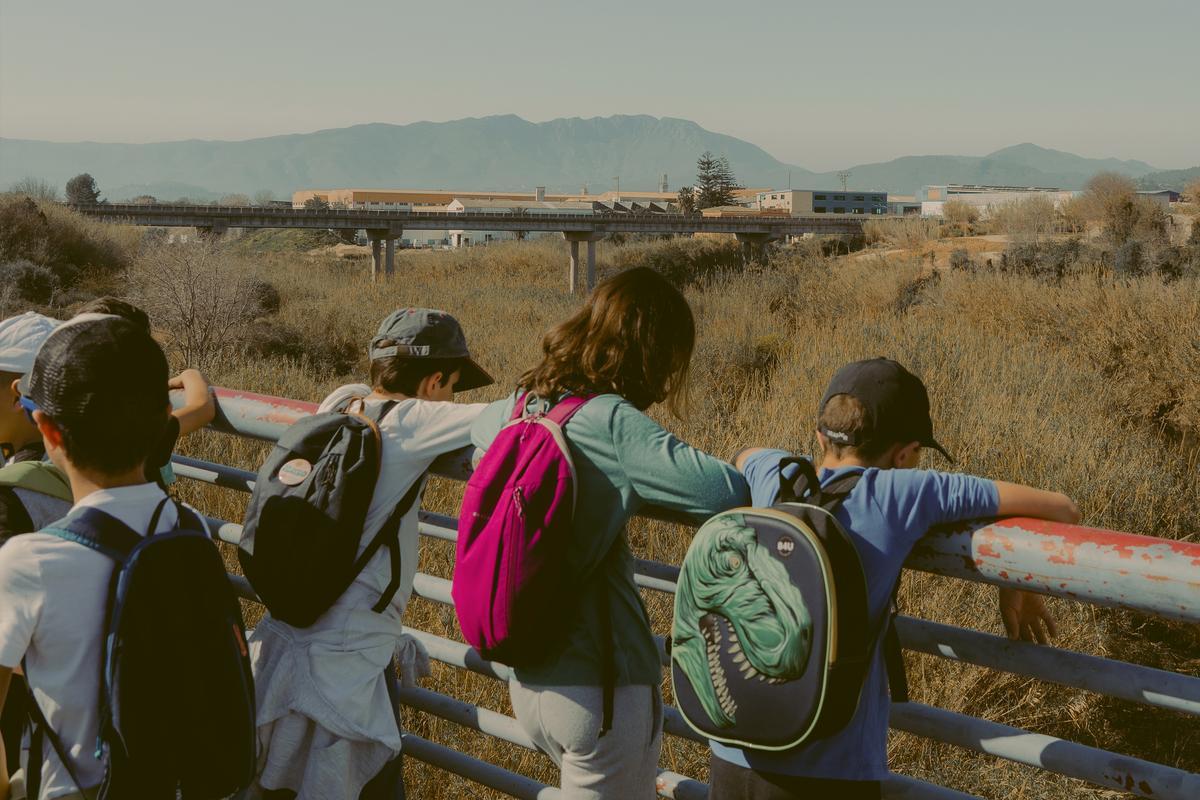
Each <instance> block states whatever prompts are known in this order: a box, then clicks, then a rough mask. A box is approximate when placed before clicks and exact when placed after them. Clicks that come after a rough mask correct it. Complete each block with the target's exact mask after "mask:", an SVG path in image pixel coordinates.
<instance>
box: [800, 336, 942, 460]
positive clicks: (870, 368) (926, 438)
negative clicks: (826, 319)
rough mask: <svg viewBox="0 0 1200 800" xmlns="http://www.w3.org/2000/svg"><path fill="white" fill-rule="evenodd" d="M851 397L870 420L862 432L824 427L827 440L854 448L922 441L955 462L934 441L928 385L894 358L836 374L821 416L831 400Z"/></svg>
mask: <svg viewBox="0 0 1200 800" xmlns="http://www.w3.org/2000/svg"><path fill="white" fill-rule="evenodd" d="M839 394H846V395H850V396H851V397H853V398H854V399H856V400H858V401H859V402H860V403H862V405H863V409H864V410H865V411H866V420H864V422H865V424H864V426H863V430H861V431H858V432H847V431H831V430H826V429H825V428H821V433H822V434H824V435H825V437H826V438H827V439H829V440H830V441H833V442H835V443H837V444H843V445H850V446H851V447H855V446H859V445H862V444H866V443H868V442H920V443H921V446H922V447H931V448H933V449H934V450H937V451H938V452H939V453H941V454H942V455H944V456H945V457H946V458H947V459H949V460H950V462H951V463H953V462H954V459H953V458H952V457H951V456H950V454H949V453H947V452H946V449H945V448H944V447H942V446H941V445H940V444H938V442H937V440H936V439H934V438H933V420H932V419H931V418H930V415H929V393H928V392H926V391H925V384H924V383H922V382H921V379H920V378H918V377H917V376H916V375H914V374H912V373H911V372H909V371H908V370H907V369H905V368H904V367H903V366H901V365H900V364H899V363H898V362H896V361H893V360H892V359H890V358H871V359H867V360H865V361H855V362H853V363H850V364H847V365H846V366H844V367H842V368H841V369H839V370H838V371H837V373H835V374H834V376H833V380H832V381H830V382H829V388H828V389H826V390H825V396H824V397H822V398H821V407H820V410H819V413H823V412H824V411H825V404H826V403H828V402H829V400H830V398H832V397H834V396H836V395H839Z"/></svg>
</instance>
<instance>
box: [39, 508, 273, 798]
mask: <svg viewBox="0 0 1200 800" xmlns="http://www.w3.org/2000/svg"><path fill="white" fill-rule="evenodd" d="M169 502H172V501H171V500H170V499H167V498H164V499H163V501H162V502H161V503H160V504H159V506H158V508H157V509H155V512H154V516H153V518H152V519H151V521H150V526H149V528H148V530H147V533H146V535H145V536H139V535H138V534H137V533H135V532H134V531H133V530H131V529H130V528H128V527H127V526H126V525H125V524H124V523H122V522H121V521H119V520H117V519H116V518H114V517H112V516H110V515H108V514H106V513H104V512H103V511H100V510H98V509H94V508H86V507H85V508H79V509H76V510H74V511H72V512H71V513H70V514H68V515H67V516H66V517H64V518H63V519H62V520H60V521H59V522H56V523H54V524H53V525H51V526H50V527H48V528H45V529H43V530H42V531H41V532H42V533H48V534H51V535H54V536H58V537H59V538H62V539H66V540H68V541H72V542H77V543H78V544H81V545H83V546H84V547H88V548H91V549H92V550H95V551H96V552H98V553H102V554H103V555H105V556H108V557H109V558H111V559H112V560H113V561H114V562H116V567H115V568H114V570H113V576H112V580H111V582H110V584H109V592H108V601H107V602H108V609H107V614H106V616H105V619H106V622H105V626H106V629H105V637H104V646H103V651H104V652H103V656H102V657H101V659H100V661H101V662H102V663H101V664H100V665H99V666H100V668H101V681H100V698H99V701H100V737H99V741H98V742H97V756H96V757H97V758H100V759H102V760H103V762H104V765H105V774H104V782H103V783H102V784H101V787H100V794H99V797H100V798H101V800H128V799H129V798H135V797H136V798H138V800H143V798H144V799H145V800H175V798H176V796H177V792H178V793H179V795H180V796H182V797H183V798H184V800H210V799H211V800H216V798H223V797H228V796H229V795H230V794H233V793H235V792H238V791H241V790H242V789H243V788H245V787H247V786H249V785H250V784H251V783H252V782H253V780H254V774H255V762H256V744H257V740H256V732H255V724H256V719H255V708H254V684H253V679H252V677H251V673H250V659H249V657H248V653H247V648H246V636H245V629H244V628H243V625H242V615H241V608H240V606H239V604H238V599H237V596H236V595H235V594H234V591H233V587H232V586H231V585H230V583H229V578H228V576H227V574H226V572H225V564H224V561H223V560H222V558H221V553H220V551H219V550H218V549H217V546H216V544H215V543H214V542H213V541H212V540H211V539H210V538H209V536H208V534H207V533H206V532H205V528H204V523H203V521H202V520H201V519H200V518H199V516H198V515H197V514H196V513H195V512H193V511H191V510H190V509H188V508H186V507H184V506H182V505H178V506H177V508H178V511H179V522H178V524H177V527H176V528H175V529H174V530H170V531H165V532H162V533H155V532H154V531H155V529H156V528H157V527H158V521H159V517H160V516H161V514H162V510H163V508H164V507H165V506H166V504H167V503H169ZM31 694H32V692H31ZM30 715H31V716H32V717H33V731H32V736H31V738H30V754H29V764H30V769H29V771H28V772H29V776H28V779H27V782H28V787H27V793H28V796H29V797H31V798H36V797H38V796H39V792H40V785H41V777H42V771H41V766H40V765H41V764H42V763H43V758H44V750H43V743H44V741H45V740H49V742H50V744H51V746H52V747H53V748H54V751H55V753H56V755H57V756H58V759H59V760H60V761H61V762H62V764H63V766H64V768H65V769H66V770H67V772H68V773H69V774H70V776H71V779H72V781H74V782H75V785H76V788H78V789H79V791H80V792H81V793H82V792H83V788H84V787H82V786H81V785H80V783H79V778H78V776H77V775H76V772H75V769H74V767H73V766H72V764H71V761H70V759H69V757H68V754H67V753H66V752H65V749H64V747H63V744H62V741H61V739H59V737H58V735H57V734H56V733H55V732H54V731H53V730H52V729H51V728H50V726H49V725H48V724H47V722H46V718H45V716H44V714H43V713H42V711H41V709H40V708H39V707H38V705H37V701H36V699H35V698H32V697H31V700H30Z"/></svg>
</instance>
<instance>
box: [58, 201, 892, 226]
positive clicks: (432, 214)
mask: <svg viewBox="0 0 1200 800" xmlns="http://www.w3.org/2000/svg"><path fill="white" fill-rule="evenodd" d="M71 208H73V209H75V210H76V211H79V212H81V213H83V214H87V215H90V216H99V217H118V218H119V217H145V216H155V215H161V216H171V215H180V214H182V215H194V216H205V217H226V216H227V217H280V218H283V217H297V216H311V217H347V218H351V217H355V218H371V217H377V218H378V219H379V220H380V222H384V221H387V220H392V219H405V220H407V219H413V220H420V219H430V218H432V219H443V218H445V217H455V216H466V217H496V218H501V219H503V218H512V217H522V218H524V217H529V218H536V219H544V220H548V221H560V220H561V221H572V220H574V221H579V220H580V219H611V220H629V219H646V218H649V219H651V220H653V221H654V222H656V223H658V222H662V223H678V224H695V223H696V222H698V221H708V222H710V223H728V222H730V221H740V222H745V223H748V224H750V223H753V224H763V225H772V224H773V225H779V226H787V225H789V224H800V223H811V224H816V223H821V222H830V221H835V222H846V221H849V222H856V221H861V220H865V219H875V220H879V219H888V218H889V217H888V215H880V214H815V215H805V216H782V215H763V216H758V215H750V214H746V215H743V216H726V217H705V216H703V215H702V214H700V213H698V212H697V213H695V214H680V213H667V212H663V213H658V212H656V213H653V214H644V213H638V212H627V211H615V210H593V211H586V212H562V213H558V212H545V213H543V212H541V211H536V210H530V209H528V208H521V210H517V208H518V207H514V209H512V210H499V211H488V210H484V211H478V210H472V209H468V210H466V211H449V210H447V211H407V210H403V209H376V208H280V207H272V206H218V205H175V204H166V203H157V204H138V203H102V204H95V205H73V206H71ZM892 216H893V217H894V216H895V215H892Z"/></svg>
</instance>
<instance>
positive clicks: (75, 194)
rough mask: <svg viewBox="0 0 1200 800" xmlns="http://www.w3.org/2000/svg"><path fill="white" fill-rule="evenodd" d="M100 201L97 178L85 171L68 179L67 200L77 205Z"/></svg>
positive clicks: (87, 204) (92, 203)
mask: <svg viewBox="0 0 1200 800" xmlns="http://www.w3.org/2000/svg"><path fill="white" fill-rule="evenodd" d="M99 201H100V190H99V189H97V188H96V179H95V178H93V177H92V176H91V175H89V174H88V173H86V172H84V173H82V174H80V175H76V176H75V177H74V178H71V180H69V181H67V202H68V203H70V204H71V205H76V206H89V205H94V204H95V203H98V202H99Z"/></svg>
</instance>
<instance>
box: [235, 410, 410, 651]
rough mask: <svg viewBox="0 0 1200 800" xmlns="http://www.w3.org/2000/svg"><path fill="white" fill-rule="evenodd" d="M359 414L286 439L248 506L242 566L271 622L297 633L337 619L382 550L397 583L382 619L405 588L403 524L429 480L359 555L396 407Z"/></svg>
mask: <svg viewBox="0 0 1200 800" xmlns="http://www.w3.org/2000/svg"><path fill="white" fill-rule="evenodd" d="M358 405H360V400H359V398H352V399H351V400H349V401H348V402H347V403H346V404H344V405H343V406H342V407H341V408H340V409H339V410H336V411H329V412H325V413H320V414H313V415H312V416H308V417H304V418H303V419H301V420H299V421H298V422H295V423H293V424H292V426H291V427H289V428H288V429H287V430H286V431H284V432H283V435H282V436H280V437H279V441H278V442H276V444H275V448H274V449H273V450H272V451H271V454H270V455H269V456H268V457H267V460H266V461H265V462H264V463H263V465H262V467H261V468H260V469H259V471H258V477H257V479H256V480H255V484H254V492H253V494H251V496H250V503H249V504H248V505H247V506H246V516H245V520H244V522H243V523H242V537H241V540H240V542H239V543H238V561H239V562H240V563H241V565H242V570H243V571H244V572H245V573H246V578H247V580H249V581H250V585H251V586H252V587H253V588H254V591H255V593H256V594H258V596H259V598H260V599H261V600H262V601H263V605H265V606H266V607H267V610H268V611H270V612H271V615H272V616H273V617H275V618H276V619H279V620H282V621H283V622H286V623H288V624H289V625H293V626H295V627H297V628H307V627H309V626H310V625H312V624H313V623H315V622H316V621H317V620H318V619H319V618H320V617H321V615H322V614H324V613H325V612H326V611H328V610H329V609H330V607H332V606H333V604H334V603H336V602H337V600H338V598H340V597H341V596H342V595H343V594H345V592H346V590H347V589H349V588H350V585H351V584H352V583H354V579H355V578H357V577H358V575H359V573H361V572H362V571H363V570H364V569H365V568H366V566H367V564H369V563H370V561H371V559H372V558H373V557H374V556H375V554H376V553H377V552H379V550H380V548H382V547H387V548H388V552H389V554H390V556H391V568H392V575H391V580H390V581H389V582H388V585H387V587H386V588H385V589H384V591H383V594H382V596H380V598H379V600H378V601H377V602H376V603H375V605H374V607H373V609H372V610H373V611H375V612H376V613H382V612H383V611H384V610H385V609H386V608H387V607H388V604H389V603H391V602H392V598H393V597H395V595H396V592H397V591H398V590H399V588H400V539H399V533H400V523H401V522H402V521H403V520H404V515H405V514H407V513H408V511H409V509H411V508H412V506H413V503H415V502H416V501H417V498H418V496H419V495H420V493H421V487H422V486H423V485H424V480H423V478H418V479H417V480H416V481H415V482H414V483H413V485H412V486H411V487H410V488H409V490H408V492H407V493H406V494H405V495H404V497H403V498H402V499H401V500H400V502H399V503H398V504H397V505H396V508H395V509H394V510H393V511H392V513H391V515H390V516H388V518H387V520H386V521H385V522H384V523H383V526H382V527H381V528H380V529H379V531H378V532H377V533H376V534H375V535H374V536H373V537H372V539H371V541H370V543H369V544H368V545H367V547H366V548H365V549H364V550H363V552H362V553H361V554H360V553H359V552H358V547H359V543H360V540H361V539H362V535H363V527H364V525H365V523H366V519H367V512H368V511H369V510H370V506H371V499H372V498H373V497H374V495H375V484H376V482H377V481H378V479H379V470H380V467H381V464H382V461H381V459H382V447H383V441H382V438H381V436H380V433H379V424H380V422H381V421H382V420H383V418H384V417H386V416H387V415H388V413H389V412H390V411H391V410H392V408H394V407H395V405H396V403H395V401H388V402H385V403H383V404H382V405H381V406H380V407H379V408H378V409H376V410H375V411H374V412H372V413H369V414H368V413H367V412H366V411H365V409H362V410H355V411H351V410H350V409H352V408H356V407H357V406H358Z"/></svg>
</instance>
